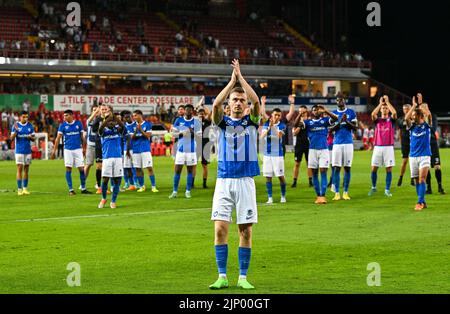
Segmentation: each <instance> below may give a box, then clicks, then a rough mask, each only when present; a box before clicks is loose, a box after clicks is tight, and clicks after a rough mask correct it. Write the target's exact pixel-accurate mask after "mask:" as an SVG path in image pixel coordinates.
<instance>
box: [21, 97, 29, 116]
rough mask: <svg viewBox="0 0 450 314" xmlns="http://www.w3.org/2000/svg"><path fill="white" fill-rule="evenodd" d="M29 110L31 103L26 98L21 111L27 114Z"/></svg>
mask: <svg viewBox="0 0 450 314" xmlns="http://www.w3.org/2000/svg"><path fill="white" fill-rule="evenodd" d="M30 108H31V103H30V100H29V99H28V98H27V99H25V101H24V102H23V103H22V110H23V111H26V112H28V113H29V112H30Z"/></svg>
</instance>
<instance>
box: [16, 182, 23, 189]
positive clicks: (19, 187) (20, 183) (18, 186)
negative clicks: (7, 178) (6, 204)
mask: <svg viewBox="0 0 450 314" xmlns="http://www.w3.org/2000/svg"><path fill="white" fill-rule="evenodd" d="M17 188H18V189H21V188H22V180H17Z"/></svg>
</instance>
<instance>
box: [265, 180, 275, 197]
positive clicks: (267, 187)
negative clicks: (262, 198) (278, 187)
mask: <svg viewBox="0 0 450 314" xmlns="http://www.w3.org/2000/svg"><path fill="white" fill-rule="evenodd" d="M266 191H267V195H269V197H272V194H273V193H272V182H266Z"/></svg>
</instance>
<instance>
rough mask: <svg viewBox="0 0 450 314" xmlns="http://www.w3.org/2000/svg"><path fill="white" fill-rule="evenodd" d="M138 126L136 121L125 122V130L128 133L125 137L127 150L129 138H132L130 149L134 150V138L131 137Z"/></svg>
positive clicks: (124, 147) (125, 148)
mask: <svg viewBox="0 0 450 314" xmlns="http://www.w3.org/2000/svg"><path fill="white" fill-rule="evenodd" d="M135 127H136V122H131V123H127V122H125V130H126V134H125V136H124V137H123V143H124V145H123V150H124V151H125V152H126V151H127V148H128V147H127V141H128V139H130V144H129V145H130V147H129V148H130V150H131V151H132V150H133V139H132V138H131V136H132V134H133V132H134V128H135Z"/></svg>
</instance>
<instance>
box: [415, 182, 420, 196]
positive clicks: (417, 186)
mask: <svg viewBox="0 0 450 314" xmlns="http://www.w3.org/2000/svg"><path fill="white" fill-rule="evenodd" d="M415 186H416V193H417V197H419V196H420V184H419V183H416V184H415Z"/></svg>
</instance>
